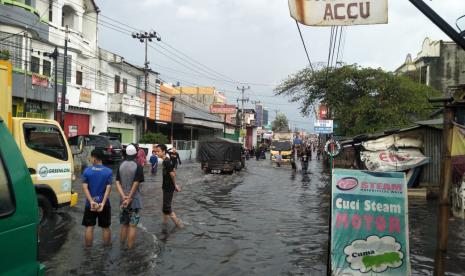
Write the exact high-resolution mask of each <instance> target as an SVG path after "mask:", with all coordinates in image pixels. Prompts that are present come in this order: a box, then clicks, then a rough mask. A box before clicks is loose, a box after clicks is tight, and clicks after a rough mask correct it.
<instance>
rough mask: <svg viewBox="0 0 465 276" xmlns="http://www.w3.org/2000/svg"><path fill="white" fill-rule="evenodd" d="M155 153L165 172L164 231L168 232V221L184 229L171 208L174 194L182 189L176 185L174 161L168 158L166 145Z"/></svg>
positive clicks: (156, 149)
mask: <svg viewBox="0 0 465 276" xmlns="http://www.w3.org/2000/svg"><path fill="white" fill-rule="evenodd" d="M155 152H156V154H157V155H158V157H159V158H161V159H162V160H163V163H162V170H163V184H162V190H163V208H162V211H163V231H166V229H167V227H168V220H169V218H171V220H172V221H173V222H174V224H175V225H176V227H178V228H182V227H183V224H182V222H181V220H179V219H178V218H177V217H176V214H175V213H174V212H173V209H172V207H171V204H172V201H173V195H174V192H175V191H176V192H180V191H181V188H180V187H179V186H178V185H177V184H176V171H175V169H174V165H173V162H172V160H170V158H169V157H167V156H166V145H164V144H159V145H157V147H156V148H155Z"/></svg>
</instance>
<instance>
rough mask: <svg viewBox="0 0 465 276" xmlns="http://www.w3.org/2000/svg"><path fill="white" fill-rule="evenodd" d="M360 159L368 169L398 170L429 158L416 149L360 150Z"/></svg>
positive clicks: (424, 162) (425, 162)
mask: <svg viewBox="0 0 465 276" xmlns="http://www.w3.org/2000/svg"><path fill="white" fill-rule="evenodd" d="M360 160H361V161H362V162H364V163H365V166H366V167H367V169H368V170H369V171H374V172H400V171H405V170H409V169H412V168H415V167H418V166H422V165H425V164H427V163H428V162H429V160H430V158H429V157H426V156H424V155H423V154H422V153H421V152H420V151H419V150H418V149H399V150H382V151H362V152H361V153H360Z"/></svg>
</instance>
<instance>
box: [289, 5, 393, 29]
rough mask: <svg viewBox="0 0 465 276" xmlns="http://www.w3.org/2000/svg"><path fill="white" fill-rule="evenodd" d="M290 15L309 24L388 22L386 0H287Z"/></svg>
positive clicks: (330, 24) (341, 24)
mask: <svg viewBox="0 0 465 276" xmlns="http://www.w3.org/2000/svg"><path fill="white" fill-rule="evenodd" d="M288 1H289V10H290V13H291V17H292V18H294V19H295V20H297V21H299V22H300V23H302V24H305V25H309V26H348V25H371V24H386V23H388V0H365V1H358V0H331V1H322V0H288Z"/></svg>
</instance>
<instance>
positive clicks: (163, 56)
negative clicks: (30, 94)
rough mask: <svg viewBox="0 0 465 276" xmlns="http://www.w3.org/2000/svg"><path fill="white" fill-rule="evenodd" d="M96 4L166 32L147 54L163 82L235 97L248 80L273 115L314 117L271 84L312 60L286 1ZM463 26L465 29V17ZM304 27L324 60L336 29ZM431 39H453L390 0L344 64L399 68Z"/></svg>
mask: <svg viewBox="0 0 465 276" xmlns="http://www.w3.org/2000/svg"><path fill="white" fill-rule="evenodd" d="M426 2H427V3H428V4H429V5H430V6H431V7H433V8H434V9H435V10H436V11H437V12H438V13H439V14H440V15H441V16H443V17H444V18H445V19H446V20H447V21H448V22H449V23H450V24H453V26H455V21H456V19H457V18H458V17H460V16H461V15H464V14H465V3H464V1H463V0H442V1H439V0H432V1H426ZM136 3H137V4H136ZM97 4H98V5H99V7H100V9H101V14H102V15H103V16H108V17H110V18H112V19H115V20H117V21H120V22H122V23H125V24H127V25H129V26H131V27H135V28H137V29H140V30H155V31H157V32H158V33H159V34H160V35H161V38H162V42H153V43H152V46H153V47H154V49H152V48H151V49H150V50H149V60H150V63H151V67H152V69H154V70H156V71H158V72H160V73H161V78H162V79H163V80H165V81H167V82H173V83H175V82H177V81H179V82H180V83H181V85H204V86H215V87H216V88H217V89H219V90H221V91H225V92H226V95H227V97H228V101H229V102H232V103H235V102H236V99H237V97H239V94H238V91H237V90H236V86H237V83H236V82H242V83H249V85H250V87H251V89H250V90H247V91H246V95H247V96H248V97H249V98H250V100H251V101H259V100H260V101H261V102H263V103H264V105H265V106H266V107H267V108H268V109H269V110H272V111H271V112H270V115H273V116H272V117H274V110H275V109H278V110H280V112H283V113H285V114H286V115H287V116H288V118H289V120H290V121H291V124H292V126H297V127H299V128H305V129H311V125H312V122H311V121H313V119H311V118H304V117H302V116H301V115H300V113H299V110H298V105H296V104H293V103H292V104H291V103H289V102H288V101H287V99H286V98H283V97H274V96H273V91H272V90H273V85H275V84H278V83H279V82H280V81H281V80H283V79H285V78H286V77H287V76H288V75H290V74H293V73H294V72H296V71H298V70H300V69H302V68H304V67H305V66H307V64H308V62H307V59H306V56H305V52H304V50H303V47H302V43H301V40H300V37H299V34H298V31H297V28H296V25H295V21H293V19H292V18H291V17H290V16H289V9H288V4H287V0H137V1H122V0H97ZM101 19H102V20H103V21H107V22H112V21H110V19H108V18H105V17H101ZM112 23H113V24H115V25H117V23H115V22H112ZM460 25H461V26H463V28H465V20H463V21H459V26H460ZM119 29H120V30H124V29H126V30H127V31H129V30H128V29H129V27H124V26H120V28H119ZM301 29H302V32H303V36H304V39H305V42H306V44H307V48H308V50H309V54H310V59H311V60H312V62H314V63H315V62H325V63H326V60H327V57H328V49H329V37H330V28H329V27H308V26H301ZM123 32H125V31H123ZM425 37H430V38H432V39H434V40H436V39H448V38H447V37H446V36H445V35H444V34H443V33H442V32H441V31H440V30H439V29H438V28H437V27H436V26H435V25H433V24H432V23H431V22H430V21H429V20H428V19H427V18H426V17H425V16H424V15H423V14H421V13H420V12H419V11H418V10H417V9H416V8H415V7H414V6H413V5H412V4H411V3H410V2H409V1H407V0H390V1H389V24H386V25H371V26H351V27H347V28H346V31H345V32H344V39H343V40H342V41H343V43H342V44H341V53H340V56H341V57H342V62H344V63H349V64H352V63H357V64H360V65H362V66H370V67H381V68H383V69H385V70H394V69H395V68H397V67H398V66H400V65H401V64H402V63H403V62H404V60H405V57H406V55H407V54H408V53H412V54H413V55H414V56H415V55H416V53H418V51H420V48H421V44H422V42H423V40H424V38H425ZM100 45H101V46H102V47H104V48H106V49H109V50H111V51H114V52H116V53H118V54H121V55H123V56H125V57H126V58H127V60H129V61H131V62H135V63H138V64H143V59H144V55H143V45H142V44H141V43H140V42H138V41H137V40H135V39H132V38H131V37H130V36H128V35H126V34H123V33H122V32H118V31H115V30H111V29H109V28H105V27H101V29H100ZM178 51H179V52H178ZM193 60H195V61H193Z"/></svg>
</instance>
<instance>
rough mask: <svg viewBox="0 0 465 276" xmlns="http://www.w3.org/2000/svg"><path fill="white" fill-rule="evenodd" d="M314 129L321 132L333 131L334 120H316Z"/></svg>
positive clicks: (329, 132) (328, 132)
mask: <svg viewBox="0 0 465 276" xmlns="http://www.w3.org/2000/svg"><path fill="white" fill-rule="evenodd" d="M314 130H315V133H320V134H331V133H333V120H315V124H314Z"/></svg>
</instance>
